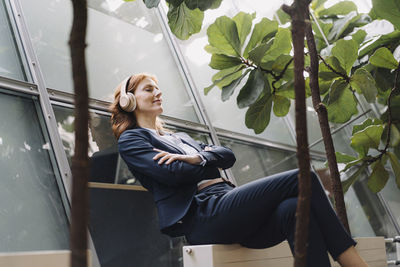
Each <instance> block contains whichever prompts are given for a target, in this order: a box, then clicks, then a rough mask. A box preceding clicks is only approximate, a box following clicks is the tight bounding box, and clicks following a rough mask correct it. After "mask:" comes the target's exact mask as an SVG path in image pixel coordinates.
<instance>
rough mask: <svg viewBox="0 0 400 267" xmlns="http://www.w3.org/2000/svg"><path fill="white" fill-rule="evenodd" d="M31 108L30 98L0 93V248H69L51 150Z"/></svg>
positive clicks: (32, 105) (34, 108) (64, 216)
mask: <svg viewBox="0 0 400 267" xmlns="http://www.w3.org/2000/svg"><path fill="white" fill-rule="evenodd" d="M37 106H38V103H37V100H35V99H33V100H32V99H29V98H25V97H17V96H12V95H7V94H4V93H0V121H1V124H0V157H1V160H0V170H1V179H0V240H1V242H0V252H10V251H28V250H53V249H68V247H69V244H68V243H69V241H68V222H67V218H66V214H65V210H64V207H63V204H62V200H61V197H60V191H59V188H58V186H57V181H56V174H55V170H54V169H53V167H52V164H51V161H50V160H51V158H50V153H53V152H52V151H50V150H51V147H50V142H49V140H48V139H47V138H45V136H44V134H43V129H42V128H41V126H40V125H41V124H40V120H39V118H38V116H41V114H40V113H39V114H38V113H37V112H38V111H37V108H36V107H37ZM56 172H57V176H58V171H56Z"/></svg>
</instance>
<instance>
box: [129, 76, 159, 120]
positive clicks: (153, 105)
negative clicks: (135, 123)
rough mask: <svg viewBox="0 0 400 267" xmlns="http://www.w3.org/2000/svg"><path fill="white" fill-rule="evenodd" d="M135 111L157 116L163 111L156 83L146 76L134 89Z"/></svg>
mask: <svg viewBox="0 0 400 267" xmlns="http://www.w3.org/2000/svg"><path fill="white" fill-rule="evenodd" d="M134 94H135V97H136V105H137V106H136V109H135V112H136V113H141V114H146V115H153V116H154V115H155V116H158V115H160V114H161V113H162V112H163V107H162V98H161V94H162V93H161V91H160V89H159V88H158V85H157V83H156V82H155V81H154V80H152V79H151V78H148V77H146V78H145V79H144V80H142V81H141V82H140V83H139V84H138V86H137V88H136V90H135V93H134Z"/></svg>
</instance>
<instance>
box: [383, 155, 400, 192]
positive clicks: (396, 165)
mask: <svg viewBox="0 0 400 267" xmlns="http://www.w3.org/2000/svg"><path fill="white" fill-rule="evenodd" d="M386 155H388V156H389V159H390V164H391V165H392V169H393V173H394V176H395V177H396V184H397V187H398V188H400V162H399V159H398V158H397V157H396V155H395V154H393V153H392V152H386Z"/></svg>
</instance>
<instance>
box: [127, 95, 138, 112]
mask: <svg viewBox="0 0 400 267" xmlns="http://www.w3.org/2000/svg"><path fill="white" fill-rule="evenodd" d="M126 95H127V96H128V98H129V106H128V107H127V109H129V112H132V111H134V110H135V109H136V97H135V95H134V94H132V93H129V92H128V93H126Z"/></svg>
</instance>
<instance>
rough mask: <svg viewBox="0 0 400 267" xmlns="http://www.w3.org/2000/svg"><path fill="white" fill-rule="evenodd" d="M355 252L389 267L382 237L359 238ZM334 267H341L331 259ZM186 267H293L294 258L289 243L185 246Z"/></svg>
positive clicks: (373, 263) (377, 266)
mask: <svg viewBox="0 0 400 267" xmlns="http://www.w3.org/2000/svg"><path fill="white" fill-rule="evenodd" d="M356 241H357V242H358V244H357V246H356V249H357V250H358V252H359V253H360V255H361V257H363V259H364V260H365V261H366V262H367V263H368V265H369V266H370V267H383V266H385V267H386V266H387V263H386V261H387V259H386V250H385V240H384V238H383V237H362V238H356ZM331 263H332V266H334V267H336V266H340V265H339V264H338V263H337V262H334V261H333V260H332V258H331ZM183 265H184V267H228V266H229V267H267V266H271V267H276V266H279V267H292V266H293V257H292V253H291V252H290V248H289V245H288V243H287V242H282V243H280V244H279V245H276V246H274V247H271V248H267V249H249V248H244V247H242V246H240V245H237V244H234V245H201V246H185V247H183Z"/></svg>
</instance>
